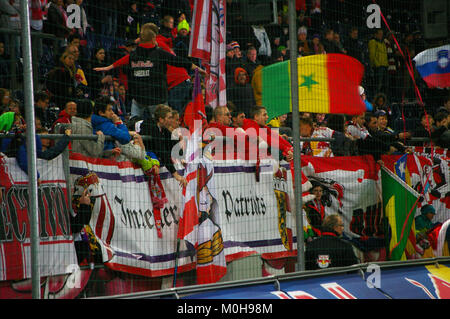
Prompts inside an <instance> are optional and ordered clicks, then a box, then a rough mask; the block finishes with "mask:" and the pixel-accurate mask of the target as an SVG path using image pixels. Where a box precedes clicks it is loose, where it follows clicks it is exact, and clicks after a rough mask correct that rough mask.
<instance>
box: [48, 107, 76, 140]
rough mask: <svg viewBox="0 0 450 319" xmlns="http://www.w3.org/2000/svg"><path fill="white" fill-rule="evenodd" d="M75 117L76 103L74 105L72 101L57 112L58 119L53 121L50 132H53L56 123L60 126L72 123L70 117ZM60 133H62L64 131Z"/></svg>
mask: <svg viewBox="0 0 450 319" xmlns="http://www.w3.org/2000/svg"><path fill="white" fill-rule="evenodd" d="M76 115H77V103H75V102H74V101H69V102H67V103H66V106H65V107H64V110H62V111H61V112H59V114H58V119H57V120H56V121H55V123H53V126H52V129H51V131H52V132H54V130H55V126H56V125H57V124H58V123H61V124H70V123H72V116H76ZM62 131H64V129H63V130H62ZM54 133H57V132H54Z"/></svg>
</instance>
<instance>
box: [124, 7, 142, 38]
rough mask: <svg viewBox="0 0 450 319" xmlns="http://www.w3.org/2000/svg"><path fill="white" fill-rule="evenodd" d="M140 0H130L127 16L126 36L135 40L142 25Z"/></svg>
mask: <svg viewBox="0 0 450 319" xmlns="http://www.w3.org/2000/svg"><path fill="white" fill-rule="evenodd" d="M139 2H140V1H129V5H130V6H129V7H128V9H127V10H128V15H127V18H126V20H127V21H126V27H125V32H126V37H127V39H129V40H135V39H136V38H137V37H139V32H140V27H141V21H140V20H141V17H140V12H139V6H138V3H139Z"/></svg>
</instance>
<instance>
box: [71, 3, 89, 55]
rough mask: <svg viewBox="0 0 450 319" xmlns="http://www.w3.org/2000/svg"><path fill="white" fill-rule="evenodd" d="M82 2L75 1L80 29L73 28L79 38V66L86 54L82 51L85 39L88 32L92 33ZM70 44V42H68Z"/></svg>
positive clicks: (84, 47)
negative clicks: (78, 13)
mask: <svg viewBox="0 0 450 319" xmlns="http://www.w3.org/2000/svg"><path fill="white" fill-rule="evenodd" d="M83 2H84V0H75V4H77V5H78V6H79V7H80V15H81V16H80V27H79V28H76V27H75V28H74V29H75V31H76V33H75V34H78V35H79V37H80V48H79V49H80V53H81V59H80V62H81V64H83V63H84V59H85V58H86V56H85V55H84V53H85V52H86V51H85V50H84V49H87V48H86V46H87V38H88V32H92V31H93V28H92V26H91V24H90V23H89V21H88V19H87V15H86V10H85V8H84V4H83ZM69 43H70V41H69Z"/></svg>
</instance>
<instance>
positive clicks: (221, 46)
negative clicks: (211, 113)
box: [189, 0, 227, 108]
mask: <svg viewBox="0 0 450 319" xmlns="http://www.w3.org/2000/svg"><path fill="white" fill-rule="evenodd" d="M189 55H190V56H191V57H193V58H198V59H200V60H201V64H202V66H203V67H204V68H205V69H206V72H207V73H208V77H207V78H206V81H205V82H206V83H205V100H206V101H205V102H206V104H207V105H210V106H211V107H213V108H215V107H216V106H219V105H226V103H227V99H226V77H225V58H226V1H225V0H212V1H209V0H195V4H194V11H193V16H192V32H191V38H190V43H189Z"/></svg>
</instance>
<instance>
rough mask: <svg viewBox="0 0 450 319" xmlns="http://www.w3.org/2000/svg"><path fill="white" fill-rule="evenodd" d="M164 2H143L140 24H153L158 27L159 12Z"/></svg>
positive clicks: (155, 0) (159, 20)
mask: <svg viewBox="0 0 450 319" xmlns="http://www.w3.org/2000/svg"><path fill="white" fill-rule="evenodd" d="M163 1H164V0H152V1H145V4H144V5H143V6H142V13H141V17H142V24H146V23H154V24H156V25H158V26H159V24H160V23H161V10H162V5H163Z"/></svg>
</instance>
